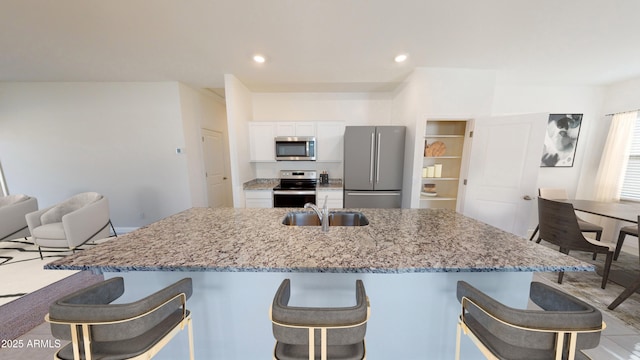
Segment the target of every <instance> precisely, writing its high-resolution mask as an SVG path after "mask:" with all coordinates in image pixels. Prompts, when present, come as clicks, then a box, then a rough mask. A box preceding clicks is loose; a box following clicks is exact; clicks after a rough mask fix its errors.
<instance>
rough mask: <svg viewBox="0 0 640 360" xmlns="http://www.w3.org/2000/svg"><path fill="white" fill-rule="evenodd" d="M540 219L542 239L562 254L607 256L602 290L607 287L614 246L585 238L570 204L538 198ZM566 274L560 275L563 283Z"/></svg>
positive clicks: (559, 279)
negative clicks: (577, 252) (572, 252)
mask: <svg viewBox="0 0 640 360" xmlns="http://www.w3.org/2000/svg"><path fill="white" fill-rule="evenodd" d="M538 218H539V221H540V239H541V240H545V241H547V242H549V243H552V244H554V245H558V246H559V247H560V252H561V253H564V254H567V255H568V254H569V251H571V250H578V251H588V252H591V253H594V254H606V255H607V258H606V260H605V264H604V273H603V275H602V286H601V287H602V288H603V289H604V288H605V287H606V285H607V279H608V278H609V270H610V269H611V262H612V260H613V250H614V245H613V244H610V243H602V242H600V241H596V240H593V239H589V238H586V237H584V235H583V234H582V230H581V229H580V226H579V225H578V218H577V216H576V213H575V209H574V208H573V205H571V204H570V203H565V202H560V201H554V200H548V199H544V198H541V197H539V198H538ZM563 276H564V272H560V274H559V275H558V283H559V284H561V283H562V277H563Z"/></svg>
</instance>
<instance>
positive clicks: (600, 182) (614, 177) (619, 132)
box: [595, 111, 638, 201]
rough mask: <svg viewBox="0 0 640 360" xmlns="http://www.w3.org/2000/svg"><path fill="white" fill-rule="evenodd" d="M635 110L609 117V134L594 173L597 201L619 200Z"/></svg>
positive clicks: (635, 116)
mask: <svg viewBox="0 0 640 360" xmlns="http://www.w3.org/2000/svg"><path fill="white" fill-rule="evenodd" d="M637 117H638V112H637V111H632V112H625V113H620V114H615V115H614V116H613V119H611V126H610V127H609V135H607V142H606V143H605V145H604V150H603V151H602V158H601V159H600V166H599V167H598V174H597V175H596V193H595V200H597V201H619V200H620V190H621V189H622V183H623V182H624V173H625V170H626V168H627V163H628V162H629V151H630V149H631V140H632V137H633V126H634V124H635V121H636V118H637Z"/></svg>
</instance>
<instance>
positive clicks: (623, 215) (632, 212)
mask: <svg viewBox="0 0 640 360" xmlns="http://www.w3.org/2000/svg"><path fill="white" fill-rule="evenodd" d="M564 201H565V202H568V203H571V204H572V205H573V208H574V210H577V211H580V212H584V213H588V214H593V215H599V216H604V217H607V218H610V219H615V220H620V221H626V222H630V223H635V224H637V223H638V220H639V216H640V204H638V205H636V204H633V203H624V202H613V201H612V202H609V201H595V200H579V199H576V200H564ZM609 279H610V280H611V281H613V282H615V283H617V284H619V285H622V286H624V288H625V289H624V290H623V291H622V293H621V294H620V295H618V297H617V298H616V299H615V300H614V301H613V302H612V303H611V304H610V305H609V306H608V308H609V310H613V309H615V308H616V307H618V305H620V304H621V303H622V302H623V301H625V300H626V299H627V298H629V296H631V295H632V294H633V293H634V292H637V291H639V290H640V272H634V273H630V272H628V271H624V270H612V271H611V272H610V273H609Z"/></svg>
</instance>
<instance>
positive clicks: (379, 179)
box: [344, 126, 406, 208]
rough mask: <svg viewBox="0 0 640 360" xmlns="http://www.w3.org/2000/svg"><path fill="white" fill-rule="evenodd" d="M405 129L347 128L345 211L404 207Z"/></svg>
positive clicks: (389, 127)
mask: <svg viewBox="0 0 640 360" xmlns="http://www.w3.org/2000/svg"><path fill="white" fill-rule="evenodd" d="M405 133H406V128H405V127H404V126H347V127H346V129H345V132H344V207H345V208H399V207H400V206H401V205H402V172H403V171H404V142H405Z"/></svg>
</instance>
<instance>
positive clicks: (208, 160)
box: [202, 129, 229, 207]
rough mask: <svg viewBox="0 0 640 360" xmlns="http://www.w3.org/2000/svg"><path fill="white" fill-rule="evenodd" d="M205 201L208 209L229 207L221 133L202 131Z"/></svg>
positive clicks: (224, 148)
mask: <svg viewBox="0 0 640 360" xmlns="http://www.w3.org/2000/svg"><path fill="white" fill-rule="evenodd" d="M202 142H203V144H202V149H203V152H204V163H205V171H206V173H205V176H206V179H207V199H208V205H209V207H224V206H229V199H228V195H229V194H228V191H227V183H228V181H229V180H228V176H227V174H226V167H225V159H226V158H227V156H226V147H225V146H224V137H223V135H222V133H221V132H218V131H213V130H207V129H202Z"/></svg>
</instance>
